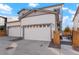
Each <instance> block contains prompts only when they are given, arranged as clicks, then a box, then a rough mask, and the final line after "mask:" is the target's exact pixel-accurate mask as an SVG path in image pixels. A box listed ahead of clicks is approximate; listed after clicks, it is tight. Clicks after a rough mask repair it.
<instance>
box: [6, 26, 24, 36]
mask: <svg viewBox="0 0 79 59" xmlns="http://www.w3.org/2000/svg"><path fill="white" fill-rule="evenodd" d="M12 27H21V26H20V25H17V26H9V27H7V35H8V36H9V29H10V28H12ZM21 28H22V27H21ZM22 29H23V28H22ZM21 35H22V36H21ZM13 37H14V36H13ZM16 37H17V36H16ZM19 37H23V32H22V33H21V29H20V36H19Z"/></svg>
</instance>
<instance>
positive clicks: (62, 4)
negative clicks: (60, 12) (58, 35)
mask: <svg viewBox="0 0 79 59" xmlns="http://www.w3.org/2000/svg"><path fill="white" fill-rule="evenodd" d="M56 6H64V3H61V4H56V5H51V6H47V7H42V8H37V9H33V10H40V9H44V8H50V7H56ZM23 9H25V10H27V11H28V12H29V11H30V9H26V8H23ZM23 9H21V10H20V11H19V12H17V14H19V13H20V12H21V11H22V10H23Z"/></svg>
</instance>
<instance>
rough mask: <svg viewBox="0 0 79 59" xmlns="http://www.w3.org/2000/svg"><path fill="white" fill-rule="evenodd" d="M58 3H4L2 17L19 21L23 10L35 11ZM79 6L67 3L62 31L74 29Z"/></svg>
mask: <svg viewBox="0 0 79 59" xmlns="http://www.w3.org/2000/svg"><path fill="white" fill-rule="evenodd" d="M56 4H57V3H4V4H2V3H1V4H0V16H7V17H13V19H14V20H17V19H16V18H17V16H18V14H17V13H18V11H20V10H21V9H23V8H26V9H31V8H32V9H33V8H34V9H35V8H42V7H46V6H51V5H56ZM78 5H79V4H75V3H65V4H64V6H63V7H62V15H63V19H62V29H64V28H65V27H67V26H69V27H70V28H72V26H73V22H72V20H73V17H74V14H75V12H76V9H77V7H78Z"/></svg>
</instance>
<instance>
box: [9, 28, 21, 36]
mask: <svg viewBox="0 0 79 59" xmlns="http://www.w3.org/2000/svg"><path fill="white" fill-rule="evenodd" d="M9 36H14V37H21V36H22V29H21V28H20V27H10V28H9Z"/></svg>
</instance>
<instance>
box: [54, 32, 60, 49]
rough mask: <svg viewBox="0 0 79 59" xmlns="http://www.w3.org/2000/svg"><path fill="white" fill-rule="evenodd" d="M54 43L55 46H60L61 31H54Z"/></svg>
mask: <svg viewBox="0 0 79 59" xmlns="http://www.w3.org/2000/svg"><path fill="white" fill-rule="evenodd" d="M53 43H54V46H55V47H60V32H59V31H54V39H53Z"/></svg>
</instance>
